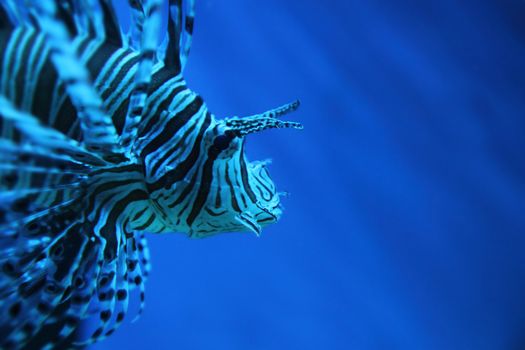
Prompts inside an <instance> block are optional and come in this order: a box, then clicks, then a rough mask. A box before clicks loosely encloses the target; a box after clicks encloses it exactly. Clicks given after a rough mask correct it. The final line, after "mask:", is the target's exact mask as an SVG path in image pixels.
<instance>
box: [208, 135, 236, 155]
mask: <svg viewBox="0 0 525 350" xmlns="http://www.w3.org/2000/svg"><path fill="white" fill-rule="evenodd" d="M232 139H233V135H231V134H229V133H227V134H221V135H218V136H216V137H215V140H213V147H215V149H217V151H224V150H225V149H227V148H228V147H229V146H230V142H231V141H232Z"/></svg>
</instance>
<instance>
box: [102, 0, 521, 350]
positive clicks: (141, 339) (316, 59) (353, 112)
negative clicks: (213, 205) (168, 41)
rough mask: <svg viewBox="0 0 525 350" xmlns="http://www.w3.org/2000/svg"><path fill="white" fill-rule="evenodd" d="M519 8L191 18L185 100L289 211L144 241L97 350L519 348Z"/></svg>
mask: <svg viewBox="0 0 525 350" xmlns="http://www.w3.org/2000/svg"><path fill="white" fill-rule="evenodd" d="M524 16H525V3H524V2H523V1H520V0H515V1H511V0H506V1H486V0H479V1H476V2H469V1H457V0H454V1H453V0H442V1H419V0H396V1H393V0H369V1H357V0H333V1H324V2H320V1H314V0H286V1H282V0H267V1H256V0H228V1H219V0H206V1H197V17H196V27H195V36H194V45H193V47H192V53H191V56H190V60H189V64H188V66H187V68H186V76H187V80H188V82H189V85H190V86H191V87H192V88H193V89H194V90H196V91H198V92H199V93H201V94H202V95H203V97H204V98H205V100H206V102H207V104H208V106H209V107H210V109H211V110H212V111H213V112H214V113H215V114H216V115H217V116H223V117H225V116H231V115H249V114H253V113H256V112H261V111H264V110H266V109H268V108H271V107H274V106H278V105H281V104H283V103H285V102H288V101H290V100H293V99H295V98H300V99H301V101H302V102H303V104H302V107H301V109H300V111H299V112H297V113H296V114H294V115H291V116H290V117H289V118H290V119H297V120H300V121H302V122H303V123H304V125H305V129H304V131H302V132H299V131H295V130H275V131H268V132H266V133H264V134H260V135H253V136H251V137H250V139H249V140H248V141H249V145H248V151H247V152H248V155H249V157H250V159H253V160H255V159H264V158H268V157H270V158H273V160H274V163H273V165H272V166H271V173H272V175H273V177H274V180H275V182H276V183H277V185H278V187H279V188H280V189H281V190H287V191H289V192H291V196H290V198H288V199H287V200H286V201H285V203H284V204H285V206H286V212H285V215H284V216H283V218H282V220H281V221H280V222H279V223H278V224H276V225H273V226H271V227H268V228H267V229H266V230H265V231H264V232H263V235H262V237H261V238H260V239H257V238H256V237H255V236H253V235H250V234H229V235H221V236H216V237H213V238H209V239H205V240H189V239H187V238H186V237H184V236H182V235H171V236H168V235H166V236H151V237H150V239H149V242H150V245H151V250H152V260H153V264H154V270H153V273H152V275H151V277H150V279H149V281H148V284H147V296H146V297H147V308H146V310H145V314H144V315H143V317H142V318H141V319H140V320H139V321H138V322H136V323H133V324H131V323H129V322H126V323H125V325H124V326H123V327H122V328H121V329H120V330H119V331H118V332H117V333H116V334H115V335H114V336H112V337H111V338H109V339H108V340H106V341H104V342H102V343H100V344H98V345H96V346H93V349H100V350H101V349H127V350H133V349H141V350H142V349H159V350H160V349H183V350H193V349H195V350H208V349H210V350H211V349H213V350H220V349H229V350H248V349H249V350H259V349H260V350H264V349H272V350H273V349H308V350H309V349H372V350H373V349H409V350H410V349H430V350H432V349H436V350H442V349H477V350H483V349H487V350H488V349H490V350H494V349H502V350H519V349H524V348H525V254H524V251H525V215H524V213H523V212H524V208H525V161H524V151H525V138H524V134H525V69H524V64H525V21H524V20H523V18H524Z"/></svg>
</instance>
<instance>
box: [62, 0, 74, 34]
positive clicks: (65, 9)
mask: <svg viewBox="0 0 525 350" xmlns="http://www.w3.org/2000/svg"><path fill="white" fill-rule="evenodd" d="M72 6H73V5H72V4H71V1H70V0H64V1H59V2H58V6H57V16H58V18H59V19H61V20H62V22H63V23H64V25H65V27H66V29H67V31H68V32H69V34H70V35H71V36H72V37H75V36H76V35H77V34H78V31H77V26H76V25H75V19H74V18H73V7H72Z"/></svg>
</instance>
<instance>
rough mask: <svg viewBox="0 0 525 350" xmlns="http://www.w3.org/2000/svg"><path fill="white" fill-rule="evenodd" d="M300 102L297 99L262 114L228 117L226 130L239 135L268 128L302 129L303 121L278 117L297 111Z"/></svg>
mask: <svg viewBox="0 0 525 350" xmlns="http://www.w3.org/2000/svg"><path fill="white" fill-rule="evenodd" d="M299 104H300V102H299V100H296V101H294V102H291V103H288V104H285V105H283V106H281V107H277V108H274V109H271V110H269V111H266V112H264V113H261V114H255V115H252V116H249V117H245V118H239V117H233V118H228V119H226V120H225V127H226V130H229V131H232V132H234V133H235V134H236V135H237V136H239V137H243V136H246V135H248V134H253V133H256V132H260V131H263V130H267V129H282V128H292V129H302V128H303V125H302V124H301V123H298V122H292V121H283V120H280V119H277V118H278V117H281V116H283V115H286V114H289V113H292V112H294V111H296V110H297V108H299Z"/></svg>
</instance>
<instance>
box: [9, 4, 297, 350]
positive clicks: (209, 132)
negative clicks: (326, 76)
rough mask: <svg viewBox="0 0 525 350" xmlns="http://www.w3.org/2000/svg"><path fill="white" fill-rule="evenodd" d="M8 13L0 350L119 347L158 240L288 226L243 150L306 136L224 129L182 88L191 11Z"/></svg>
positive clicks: (259, 166)
mask: <svg viewBox="0 0 525 350" xmlns="http://www.w3.org/2000/svg"><path fill="white" fill-rule="evenodd" d="M162 7H163V3H162V0H130V1H129V8H130V13H131V18H132V21H131V26H130V29H129V31H127V32H126V34H124V30H123V29H122V28H121V26H120V24H119V21H118V20H117V16H116V13H115V10H114V8H113V6H112V4H111V0H56V1H53V0H34V1H30V0H27V1H26V3H25V4H24V6H22V5H20V2H19V1H14V0H2V1H1V4H0V315H1V316H0V348H2V349H12V348H19V347H22V346H24V344H27V343H28V342H29V341H30V340H31V339H34V338H35V337H36V336H38V335H39V334H42V333H43V332H45V331H46V327H50V326H53V325H56V324H59V328H58V331H57V332H56V334H54V335H53V337H52V338H51V339H49V341H48V342H47V345H45V346H44V348H47V349H51V348H53V347H54V346H55V345H56V344H58V343H60V342H61V341H63V340H64V339H65V338H67V337H68V336H69V335H70V334H71V333H72V332H73V331H74V330H75V329H76V328H77V327H78V325H79V324H80V323H81V322H82V321H83V320H85V319H94V320H95V324H96V327H95V328H94V332H93V333H89V334H87V336H86V339H83V340H81V341H79V342H78V343H76V345H83V344H89V343H92V342H94V341H97V340H100V339H103V338H104V337H107V336H108V335H110V334H111V333H112V332H113V331H114V330H115V329H116V328H117V327H118V326H119V325H120V324H121V323H122V321H123V319H124V317H125V315H126V313H127V311H128V304H129V301H130V295H131V294H130V292H131V290H133V289H135V288H136V289H137V290H138V292H137V294H138V295H139V296H140V297H139V299H140V300H139V302H138V304H139V307H138V308H139V310H138V314H140V313H141V312H142V309H143V307H144V283H145V280H146V278H147V276H148V273H149V271H150V260H149V259H150V258H149V251H148V248H147V244H146V240H145V238H144V233H145V232H151V233H171V232H180V233H186V234H187V235H189V237H207V236H210V235H214V234H217V233H222V232H232V231H233V232H238V231H251V232H255V233H256V234H257V235H258V234H259V233H260V232H261V228H262V227H264V226H266V225H268V224H271V223H274V222H276V221H277V220H278V219H279V217H280V215H281V213H282V210H281V206H280V196H281V195H282V193H281V192H277V191H276V188H275V186H274V184H273V182H272V180H271V178H270V175H269V173H268V170H267V168H266V162H248V160H247V159H246V157H245V153H244V145H245V137H246V136H247V135H249V134H253V133H258V132H260V131H263V130H267V129H273V128H296V129H300V128H302V125H301V124H300V123H297V122H290V121H283V120H282V119H279V117H281V116H283V115H285V114H287V113H289V112H292V111H294V110H296V109H297V107H298V105H299V102H298V101H295V102H293V103H290V104H287V105H284V106H282V107H279V108H276V109H273V110H270V111H267V112H265V113H262V114H256V115H253V116H249V117H244V118H239V117H230V118H225V119H216V118H215V117H214V115H213V114H211V112H209V111H208V108H207V106H206V104H205V103H204V101H203V99H202V98H201V97H200V96H199V95H198V94H196V93H195V92H193V91H192V90H190V89H189V88H188V87H187V86H186V83H185V80H184V77H183V74H182V73H183V69H184V67H185V64H186V61H187V58H188V54H189V51H190V45H191V41H192V30H193V23H194V1H182V0H170V1H169V13H168V21H167V29H166V32H167V34H166V36H165V37H166V39H165V40H164V43H162V44H161V43H160V37H161V35H160V34H161V23H162V13H161V11H162Z"/></svg>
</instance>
